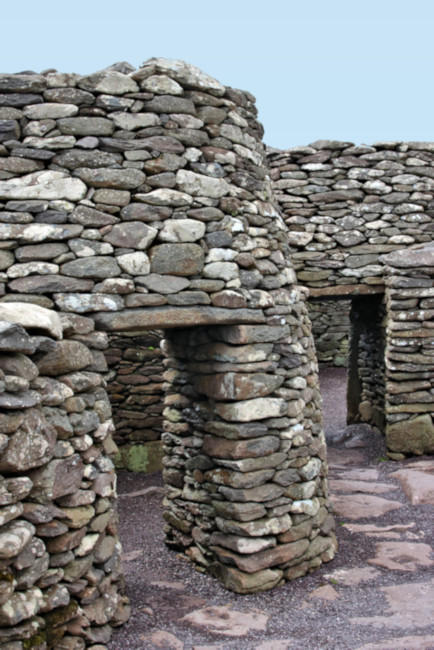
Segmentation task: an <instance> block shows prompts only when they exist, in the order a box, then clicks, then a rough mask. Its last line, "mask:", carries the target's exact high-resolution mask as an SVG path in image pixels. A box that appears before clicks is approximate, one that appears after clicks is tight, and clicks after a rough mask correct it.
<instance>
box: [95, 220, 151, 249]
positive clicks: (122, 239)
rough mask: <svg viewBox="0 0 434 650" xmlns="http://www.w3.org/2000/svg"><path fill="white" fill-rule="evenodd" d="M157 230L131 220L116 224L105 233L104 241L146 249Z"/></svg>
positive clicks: (114, 244)
mask: <svg viewBox="0 0 434 650" xmlns="http://www.w3.org/2000/svg"><path fill="white" fill-rule="evenodd" d="M157 232H158V231H157V230H156V229H155V228H152V227H151V226H146V225H145V224H144V223H142V222H140V221H130V222H128V223H122V224H116V225H114V226H113V228H112V230H111V232H109V233H108V234H107V235H105V237H104V241H106V242H109V243H110V244H113V246H120V247H123V248H134V249H138V250H145V249H147V248H148V247H149V246H150V245H151V244H152V242H153V241H154V239H155V237H156V236H157Z"/></svg>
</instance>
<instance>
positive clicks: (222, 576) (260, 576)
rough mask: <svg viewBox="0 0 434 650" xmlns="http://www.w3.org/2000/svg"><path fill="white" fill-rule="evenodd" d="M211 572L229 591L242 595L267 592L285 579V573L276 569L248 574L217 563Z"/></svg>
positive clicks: (211, 568) (212, 566)
mask: <svg viewBox="0 0 434 650" xmlns="http://www.w3.org/2000/svg"><path fill="white" fill-rule="evenodd" d="M209 570H210V572H211V573H212V574H213V575H215V576H216V577H217V578H218V579H219V580H220V581H221V582H222V583H223V584H224V586H225V587H226V588H227V589H230V590H232V591H235V592H237V593H240V594H252V593H257V592H259V591H267V590H268V589H272V588H273V587H275V586H276V585H278V584H279V582H280V581H281V580H282V577H283V571H279V570H276V569H264V570H263V571H257V572H256V573H251V574H248V573H245V572H244V571H239V570H238V569H236V568H234V567H229V566H226V565H223V564H220V563H217V562H216V563H214V564H213V565H211V567H210V569H209Z"/></svg>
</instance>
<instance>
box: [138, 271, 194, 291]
mask: <svg viewBox="0 0 434 650" xmlns="http://www.w3.org/2000/svg"><path fill="white" fill-rule="evenodd" d="M136 282H138V283H139V284H141V285H143V286H145V287H146V288H147V289H150V290H151V291H154V292H156V293H162V294H171V293H178V292H179V291H182V290H183V289H186V288H187V287H188V286H189V285H190V281H189V280H187V278H182V277H179V276H176V275H160V274H158V273H149V275H145V276H143V277H140V278H136Z"/></svg>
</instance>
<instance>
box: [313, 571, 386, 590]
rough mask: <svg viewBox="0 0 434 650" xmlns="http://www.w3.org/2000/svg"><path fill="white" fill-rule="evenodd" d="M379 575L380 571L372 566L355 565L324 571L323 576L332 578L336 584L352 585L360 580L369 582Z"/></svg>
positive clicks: (328, 578)
mask: <svg viewBox="0 0 434 650" xmlns="http://www.w3.org/2000/svg"><path fill="white" fill-rule="evenodd" d="M380 576H381V573H380V571H377V569H374V567H370V566H369V567H368V566H364V567H355V568H353V569H336V571H333V573H326V574H325V575H324V578H326V579H327V580H334V581H335V582H336V583H337V584H338V585H344V586H345V587H353V586H354V585H359V584H360V583H361V582H370V581H371V580H376V579H377V578H378V577H380Z"/></svg>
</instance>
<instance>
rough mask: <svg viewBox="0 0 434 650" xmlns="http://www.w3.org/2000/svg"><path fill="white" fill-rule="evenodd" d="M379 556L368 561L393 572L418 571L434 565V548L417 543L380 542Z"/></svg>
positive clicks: (378, 547)
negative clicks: (433, 552) (433, 555)
mask: <svg viewBox="0 0 434 650" xmlns="http://www.w3.org/2000/svg"><path fill="white" fill-rule="evenodd" d="M376 553H377V555H376V556H375V557H374V558H372V559H371V560H368V562H369V564H377V565H378V566H381V567H384V568H385V569H389V570H392V571H411V572H414V571H418V570H419V569H420V568H422V567H429V566H433V565H434V560H433V559H432V548H431V546H429V544H420V543H415V542H406V541H404V542H379V543H378V544H377V545H376Z"/></svg>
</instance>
